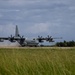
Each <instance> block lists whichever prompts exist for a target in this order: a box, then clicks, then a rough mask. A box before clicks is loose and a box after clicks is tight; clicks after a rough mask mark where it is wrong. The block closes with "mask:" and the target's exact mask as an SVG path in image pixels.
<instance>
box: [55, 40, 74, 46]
mask: <svg viewBox="0 0 75 75" xmlns="http://www.w3.org/2000/svg"><path fill="white" fill-rule="evenodd" d="M56 46H58V47H73V46H75V42H74V41H73V40H72V41H69V42H67V41H65V40H64V41H63V42H57V43H56Z"/></svg>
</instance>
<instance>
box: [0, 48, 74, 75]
mask: <svg viewBox="0 0 75 75" xmlns="http://www.w3.org/2000/svg"><path fill="white" fill-rule="evenodd" d="M0 75H75V48H0Z"/></svg>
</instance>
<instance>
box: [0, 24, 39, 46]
mask: <svg viewBox="0 0 75 75" xmlns="http://www.w3.org/2000/svg"><path fill="white" fill-rule="evenodd" d="M4 40H9V41H10V42H16V41H17V42H18V43H19V44H20V46H38V44H39V43H38V42H37V41H35V40H27V39H26V38H24V37H23V36H20V34H19V31H18V27H17V25H16V31H15V36H12V35H11V36H10V37H0V42H4Z"/></svg>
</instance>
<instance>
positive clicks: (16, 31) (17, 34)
mask: <svg viewBox="0 0 75 75" xmlns="http://www.w3.org/2000/svg"><path fill="white" fill-rule="evenodd" d="M19 36H20V35H19V30H18V26H17V25H16V30H15V37H19Z"/></svg>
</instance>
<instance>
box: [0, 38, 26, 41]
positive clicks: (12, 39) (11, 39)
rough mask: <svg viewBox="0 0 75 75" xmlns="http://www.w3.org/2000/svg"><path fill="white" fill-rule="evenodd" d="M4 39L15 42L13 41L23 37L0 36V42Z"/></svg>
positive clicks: (21, 39) (22, 39) (20, 39)
mask: <svg viewBox="0 0 75 75" xmlns="http://www.w3.org/2000/svg"><path fill="white" fill-rule="evenodd" d="M4 40H8V41H10V42H15V41H24V40H25V38H20V37H0V42H3V41H4Z"/></svg>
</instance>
